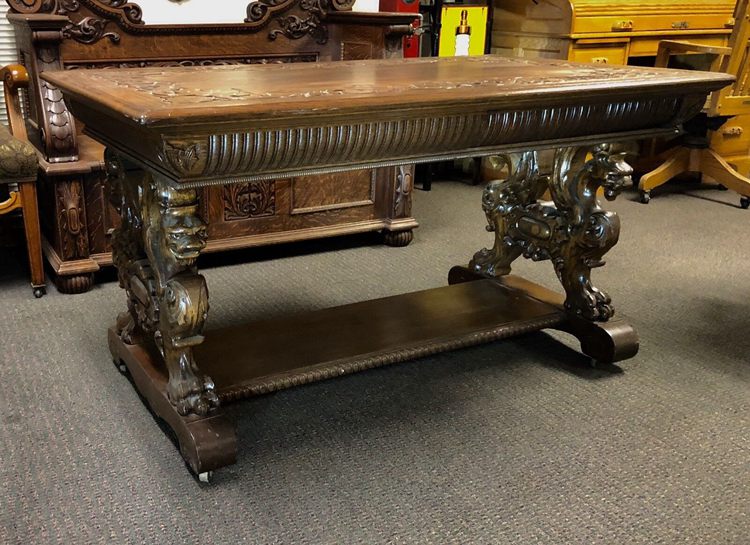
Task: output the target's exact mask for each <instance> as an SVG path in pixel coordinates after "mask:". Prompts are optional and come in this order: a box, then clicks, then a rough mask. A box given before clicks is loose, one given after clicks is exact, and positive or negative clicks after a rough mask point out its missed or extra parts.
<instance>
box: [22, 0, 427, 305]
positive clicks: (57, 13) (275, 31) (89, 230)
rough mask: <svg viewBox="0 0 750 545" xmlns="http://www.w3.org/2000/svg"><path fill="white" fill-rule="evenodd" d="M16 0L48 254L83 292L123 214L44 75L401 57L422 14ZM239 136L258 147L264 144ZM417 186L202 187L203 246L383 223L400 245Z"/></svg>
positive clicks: (258, 0) (350, 178)
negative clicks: (201, 20)
mask: <svg viewBox="0 0 750 545" xmlns="http://www.w3.org/2000/svg"><path fill="white" fill-rule="evenodd" d="M7 2H8V4H9V5H10V7H11V13H10V14H9V16H8V18H9V19H10V20H11V22H12V23H13V25H14V27H15V32H16V42H17V46H18V50H19V60H20V61H21V63H22V64H23V65H24V66H25V67H26V69H27V70H28V72H29V75H30V82H29V88H28V93H27V96H26V100H25V106H26V107H25V109H24V110H25V114H26V124H27V128H28V133H29V138H30V140H31V141H32V143H33V144H34V145H35V146H36V147H37V149H38V150H39V153H40V162H41V170H40V180H39V192H40V197H39V200H40V208H41V221H42V229H43V234H44V251H45V254H46V257H47V260H48V262H49V263H50V265H51V267H52V269H53V271H54V272H55V275H56V284H57V286H58V289H59V290H60V291H63V292H68V293H77V292H82V291H86V290H87V289H89V288H90V287H91V285H92V282H93V273H95V272H96V271H98V270H99V269H100V267H102V266H108V265H111V264H112V255H111V237H112V232H113V229H114V228H115V227H116V226H117V223H118V221H119V220H118V219H117V216H116V214H114V212H113V208H112V206H111V205H110V204H109V203H108V198H107V190H106V184H105V180H106V175H105V173H104V160H103V147H102V145H101V144H99V143H98V142H96V141H95V140H93V139H92V138H90V137H88V136H85V135H84V134H83V124H82V123H81V122H80V121H79V120H77V119H76V118H75V117H74V115H73V113H72V112H70V111H69V110H68V107H67V105H66V103H65V101H64V99H63V97H62V95H61V94H60V92H59V91H58V90H57V89H56V88H55V87H54V86H53V85H51V84H49V83H47V82H45V81H43V80H42V79H40V75H41V73H42V72H49V71H57V70H82V69H89V68H122V67H167V66H207V65H226V64H234V65H245V64H255V63H289V62H315V61H337V60H359V59H368V58H385V57H393V56H396V57H397V56H400V55H401V54H402V52H401V43H402V38H403V36H404V35H405V34H406V33H408V32H410V31H411V27H410V24H411V21H412V19H413V15H411V14H398V13H355V12H352V11H351V7H352V4H353V0H340V1H336V2H328V1H326V0H316V1H309V2H308V1H306V0H254V1H252V2H250V3H249V4H248V5H247V10H246V13H238V14H237V21H238V22H237V23H236V24H190V25H149V24H146V22H147V20H148V14H147V13H146V14H142V13H141V8H140V7H139V6H138V5H137V4H135V3H132V2H127V3H126V2H124V1H119V0H118V1H112V0H54V1H52V0H7ZM243 19H244V22H243ZM175 92H177V91H175ZM180 92H184V90H181V91H180ZM332 137H333V135H332ZM242 145H243V146H246V147H248V149H252V146H254V145H257V142H256V143H253V142H244V143H242ZM209 151H210V150H206V149H198V148H195V147H191V146H182V147H181V146H180V144H179V142H178V143H176V144H170V145H169V146H167V147H165V149H164V150H163V152H164V153H165V154H166V155H168V156H170V157H173V158H174V159H175V160H177V161H180V162H182V163H183V164H184V165H185V166H186V167H188V166H190V165H191V164H192V163H193V162H196V161H201V160H202V158H203V157H204V156H205V154H207V153H209ZM256 151H258V152H259V153H260V152H265V151H268V150H256ZM277 151H279V150H277ZM224 159H225V160H226V161H227V163H228V164H230V165H231V164H232V162H233V160H234V158H232V157H225V158H224ZM411 187H412V168H411V167H397V168H394V167H388V168H374V169H369V170H359V171H356V172H347V173H334V174H325V175H321V176H307V177H297V176H286V177H280V178H275V179H267V180H257V181H253V182H248V183H245V184H238V185H232V186H222V185H218V186H211V187H206V188H204V189H202V190H201V195H200V211H201V215H202V218H203V220H204V221H205V222H206V224H207V226H208V246H207V248H206V251H218V250H225V249H232V248H243V247H249V246H257V245H264V244H271V243H279V242H287V241H295V240H301V239H311V238H319V237H325V236H331V235H338V234H346V233H354V232H364V231H382V232H383V234H384V239H385V242H386V243H388V244H391V245H405V244H408V243H409V241H411V237H412V234H411V230H412V228H414V227H416V225H417V224H416V221H415V220H414V218H412V217H411V195H410V192H411Z"/></svg>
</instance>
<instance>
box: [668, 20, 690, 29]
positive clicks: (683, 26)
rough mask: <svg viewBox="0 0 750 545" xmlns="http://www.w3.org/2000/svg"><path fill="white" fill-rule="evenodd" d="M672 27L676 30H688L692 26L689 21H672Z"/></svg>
mask: <svg viewBox="0 0 750 545" xmlns="http://www.w3.org/2000/svg"><path fill="white" fill-rule="evenodd" d="M672 28H673V29H675V30H687V29H688V28H690V23H689V22H687V21H675V22H674V23H672Z"/></svg>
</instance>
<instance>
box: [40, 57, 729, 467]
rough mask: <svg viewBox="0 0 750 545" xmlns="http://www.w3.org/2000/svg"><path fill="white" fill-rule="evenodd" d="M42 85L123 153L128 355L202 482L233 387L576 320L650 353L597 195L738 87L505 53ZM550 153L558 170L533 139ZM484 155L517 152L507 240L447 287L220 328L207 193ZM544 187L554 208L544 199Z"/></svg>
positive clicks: (115, 345)
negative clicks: (202, 260)
mask: <svg viewBox="0 0 750 545" xmlns="http://www.w3.org/2000/svg"><path fill="white" fill-rule="evenodd" d="M43 77H44V78H45V79H47V80H48V81H49V82H50V83H52V84H54V85H56V86H58V87H59V88H60V89H61V90H62V91H63V93H64V95H65V97H66V100H67V101H68V102H69V103H70V105H71V106H72V108H73V111H74V112H75V115H76V116H77V117H78V118H79V119H81V120H83V121H84V122H85V124H86V130H87V132H88V133H90V134H91V135H92V136H94V137H96V138H98V139H100V140H101V141H102V142H104V143H105V144H106V145H107V154H106V160H107V164H108V169H109V174H110V182H111V194H112V200H113V202H114V203H115V205H116V207H117V209H118V210H119V212H120V214H121V217H122V227H121V228H120V229H119V230H118V231H117V232H116V234H115V236H114V241H113V247H114V260H115V264H116V266H117V268H118V272H119V281H120V285H121V286H122V287H123V288H124V289H125V291H126V294H127V302H128V310H127V312H124V313H123V314H122V315H120V317H119V318H118V320H117V325H116V327H114V328H112V329H110V332H109V344H110V349H111V351H112V354H113V356H114V358H115V361H116V362H117V363H118V364H119V365H120V366H121V367H122V368H123V369H124V368H125V367H126V368H127V370H128V371H129V372H130V373H131V375H132V377H133V379H134V382H135V384H136V386H137V388H138V389H139V391H140V392H141V393H142V394H143V396H144V397H145V399H146V400H147V402H148V403H149V405H150V407H151V408H152V409H153V410H154V412H155V413H156V414H157V415H158V416H159V417H161V418H162V419H164V420H165V421H166V422H167V424H168V425H169V426H170V427H171V428H172V429H173V430H174V432H175V434H176V436H177V438H178V440H179V445H180V450H181V452H182V455H183V457H184V458H185V460H186V461H187V463H188V465H189V466H190V468H191V469H192V470H193V471H194V472H195V473H196V474H199V475H200V476H201V478H206V476H207V474H208V472H210V471H212V470H214V469H216V468H219V467H222V466H224V465H227V464H231V463H233V462H234V461H235V456H236V445H235V443H236V440H235V435H234V431H233V427H232V426H231V425H230V424H229V423H228V422H227V420H226V419H225V417H224V416H223V414H222V412H221V408H220V405H221V404H222V403H223V402H226V401H230V400H235V399H238V398H241V397H245V396H249V395H255V394H261V393H265V392H270V391H273V390H277V389H280V388H286V387H289V386H293V385H297V384H302V383H306V382H310V381H313V380H319V379H324V378H327V377H333V376H339V375H342V374H345V373H350V372H354V371H358V370H361V369H365V368H370V367H375V366H378V365H383V364H386V363H391V362H396V361H403V360H407V359H411V358H415V357H419V356H423V355H427V354H432V353H435V352H438V351H441V350H446V349H451V348H456V347H461V346H468V345H472V344H477V343H481V342H486V341H491V340H495V339H500V338H504V337H509V336H511V335H515V334H518V333H522V332H527V331H533V330H538V329H543V328H556V329H561V330H564V331H568V332H570V333H572V334H573V335H575V336H576V337H577V338H578V339H579V340H580V342H581V350H582V352H583V353H585V354H586V355H588V356H589V357H591V358H592V359H594V360H596V361H598V362H601V363H611V362H615V361H619V360H623V359H626V358H629V357H632V356H633V355H635V353H636V352H637V350H638V341H637V336H636V334H635V332H634V331H633V329H632V328H631V327H630V326H629V325H628V324H626V323H625V322H623V321H622V320H617V319H613V318H612V317H613V314H614V309H613V306H612V303H611V301H610V298H609V297H608V296H607V294H606V293H605V292H604V291H603V290H600V289H598V288H596V287H594V286H593V285H592V283H591V279H590V273H591V269H592V268H593V267H598V266H600V265H602V264H603V261H602V257H603V256H604V254H605V253H606V252H607V251H608V250H609V249H610V248H612V247H613V246H614V245H615V243H616V242H617V238H618V234H619V229H620V224H619V220H618V218H617V216H616V215H615V214H614V213H612V212H607V211H605V210H603V209H602V208H601V207H600V205H599V203H598V201H597V198H596V193H597V190H598V189H599V188H602V189H603V191H604V196H605V197H606V198H607V199H613V198H614V197H615V196H616V195H617V194H618V193H619V191H620V190H621V189H622V188H623V187H624V186H625V185H627V184H629V183H630V173H631V169H630V167H629V166H628V165H627V164H626V163H625V161H624V159H623V157H622V155H621V154H617V153H615V152H614V151H613V149H612V148H611V147H610V145H609V144H607V143H606V142H617V141H621V140H626V139H633V138H643V137H646V136H650V135H655V134H659V133H665V132H674V131H675V130H676V128H677V127H678V126H679V124H680V123H681V122H682V121H683V120H684V119H686V118H688V117H690V116H692V115H694V114H695V113H697V112H698V111H700V109H701V107H702V105H703V103H704V100H705V97H706V95H707V94H708V93H709V92H710V91H713V90H715V89H718V88H721V87H723V86H725V85H726V84H727V83H729V82H730V81H731V78H730V77H729V76H725V75H721V74H709V73H702V72H694V71H690V72H681V71H675V70H669V71H668V70H658V69H646V68H633V67H615V66H612V67H607V66H597V65H585V64H574V63H568V62H563V61H541V60H540V61H528V60H522V59H505V58H499V57H473V58H466V57H465V58H444V59H415V60H409V61H404V60H386V61H381V60H378V61H355V62H338V63H318V64H292V65H281V66H243V67H235V66H231V67H200V68H197V67H190V68H188V67H183V68H174V69H169V68H166V69H164V68H159V69H153V68H143V69H136V70H128V69H124V70H107V71H100V70H81V71H69V72H63V71H60V72H52V73H48V74H44V76H43ZM551 147H554V148H556V151H555V153H554V164H553V169H552V172H551V174H549V175H543V174H542V173H540V171H539V167H538V165H537V156H536V151H534V150H536V149H542V148H551ZM482 154H485V155H486V154H503V155H504V157H505V158H506V160H507V162H508V164H509V170H510V175H509V177H508V179H506V180H504V181H493V182H491V183H490V184H489V185H488V186H487V188H486V189H485V191H484V194H483V196H482V206H483V208H484V211H485V213H486V215H487V220H488V230H490V231H494V234H495V243H494V246H493V247H492V248H489V249H483V250H480V251H479V252H477V253H476V254H474V257H473V258H472V259H471V261H470V262H469V264H468V266H467V267H455V268H454V269H452V270H451V272H450V274H449V285H448V286H446V287H440V288H436V289H432V290H427V291H423V292H417V293H411V294H405V295H400V296H395V297H389V298H385V299H379V300H374V301H366V302H362V303H356V304H353V305H346V306H344V307H339V308H333V309H326V310H319V311H315V312H310V313H306V314H301V315H297V316H292V317H289V318H285V319H276V320H259V321H257V322H253V323H251V324H247V325H245V326H237V327H232V328H227V329H224V330H217V331H211V332H209V333H208V334H207V336H206V337H205V338H204V332H203V326H204V323H205V320H206V316H207V313H208V290H207V287H206V281H205V279H204V277H203V276H201V275H200V274H198V271H197V268H196V260H197V258H198V255H199V254H200V252H201V250H202V248H203V247H204V245H205V225H204V223H203V221H202V219H201V218H200V216H199V214H198V210H197V202H196V188H199V187H203V186H206V185H211V184H226V183H246V182H249V181H254V180H261V179H264V178H270V177H279V176H281V175H290V176H292V175H294V176H296V175H304V174H313V173H325V172H335V171H341V170H350V169H355V168H368V167H373V166H389V165H393V166H394V167H396V168H398V165H402V164H408V163H414V162H420V161H429V160H435V159H447V158H460V157H473V156H477V155H482ZM407 175H408V173H407V172H403V173H402V178H405V177H406V176H407ZM402 183H403V184H405V187H406V186H407V185H408V184H409V183H410V180H406V179H402ZM546 190H549V191H550V194H551V197H552V201H551V202H545V201H541V200H540V199H541V198H542V195H543V194H544V193H545V191H546ZM521 255H523V256H525V257H528V258H531V259H534V260H551V261H552V264H553V266H554V269H555V272H556V273H557V276H558V278H559V279H560V282H561V283H562V286H563V288H564V291H565V297H564V298H563V297H561V296H558V295H556V294H555V293H553V292H550V291H548V290H546V289H545V288H542V287H540V286H537V285H534V284H532V283H530V282H527V281H525V280H523V279H521V278H517V277H513V276H510V275H509V273H510V269H511V263H512V262H513V261H514V260H515V259H516V258H518V257H519V256H521ZM290 332H294V342H290V340H289V338H288V337H289V335H290ZM209 377H210V378H209Z"/></svg>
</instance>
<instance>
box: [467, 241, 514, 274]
mask: <svg viewBox="0 0 750 545" xmlns="http://www.w3.org/2000/svg"><path fill="white" fill-rule="evenodd" d="M519 253H520V252H519ZM506 261H507V260H506ZM469 268H470V269H471V270H472V271H474V272H475V273H477V274H479V275H482V276H485V277H487V278H494V277H496V276H503V275H506V274H510V263H507V264H505V263H503V259H502V258H501V257H499V256H498V255H497V253H496V252H495V250H494V249H490V248H482V249H481V250H479V251H478V252H477V253H475V254H474V257H473V258H472V259H471V261H470V262H469Z"/></svg>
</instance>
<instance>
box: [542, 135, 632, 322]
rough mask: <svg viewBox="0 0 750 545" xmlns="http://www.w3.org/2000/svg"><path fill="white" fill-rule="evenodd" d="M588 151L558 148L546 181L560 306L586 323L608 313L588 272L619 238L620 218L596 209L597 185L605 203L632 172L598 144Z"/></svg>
mask: <svg viewBox="0 0 750 545" xmlns="http://www.w3.org/2000/svg"><path fill="white" fill-rule="evenodd" d="M588 151H589V148H561V149H558V150H557V151H556V153H555V159H554V168H553V174H552V179H551V181H550V191H551V193H552V200H553V201H554V203H555V207H556V209H557V212H558V214H559V221H560V224H561V228H562V232H561V233H560V234H561V236H560V237H559V238H560V240H559V243H558V244H557V246H556V247H555V248H553V251H552V259H553V264H554V267H555V272H556V273H557V276H558V278H559V279H560V282H561V283H562V285H563V287H564V288H565V295H566V299H565V308H566V309H567V310H569V311H570V312H572V313H574V314H576V315H579V316H581V317H583V318H586V319H588V320H596V321H602V322H606V321H607V320H609V319H610V318H611V317H612V316H613V315H614V307H613V306H612V300H611V299H610V297H609V295H607V294H606V292H604V291H603V290H600V289H598V288H596V287H595V286H593V285H592V283H591V269H592V268H594V267H601V266H602V265H604V261H603V260H602V258H603V257H604V254H606V253H607V252H608V251H609V250H610V249H611V248H612V247H613V246H614V245H615V244H617V240H618V238H619V236H620V219H619V218H618V217H617V214H615V213H614V212H607V211H605V210H603V209H602V208H601V207H600V206H599V202H598V200H597V198H596V193H597V190H598V189H599V188H600V187H601V188H602V189H603V190H604V196H605V198H606V199H607V200H614V198H615V197H616V196H617V195H618V194H619V193H620V192H621V191H622V189H623V188H624V187H625V186H626V185H629V184H631V183H632V181H631V178H630V177H631V174H632V172H633V169H632V168H631V167H630V166H629V165H628V164H627V163H626V162H625V160H624V154H613V153H612V152H611V149H610V146H609V145H607V144H602V145H599V146H596V147H595V148H594V149H593V151H592V157H591V159H589V160H586V156H587V152H588Z"/></svg>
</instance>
